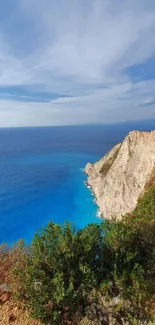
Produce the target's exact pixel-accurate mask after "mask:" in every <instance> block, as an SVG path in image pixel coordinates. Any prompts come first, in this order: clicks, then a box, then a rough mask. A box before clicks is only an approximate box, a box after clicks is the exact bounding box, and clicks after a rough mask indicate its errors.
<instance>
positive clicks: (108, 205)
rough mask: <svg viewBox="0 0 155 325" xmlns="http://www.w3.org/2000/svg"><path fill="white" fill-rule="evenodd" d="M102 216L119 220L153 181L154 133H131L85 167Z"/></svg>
mask: <svg viewBox="0 0 155 325" xmlns="http://www.w3.org/2000/svg"><path fill="white" fill-rule="evenodd" d="M85 173H86V174H87V175H88V181H87V182H88V184H89V185H90V186H91V188H92V191H93V193H94V194H95V197H96V203H97V205H98V206H99V208H100V212H101V214H102V217H104V218H107V219H110V218H111V217H114V216H115V217H117V218H118V219H119V218H121V216H122V215H125V214H126V213H130V212H132V211H133V210H134V209H135V207H136V205H137V200H138V198H139V197H140V196H141V195H142V194H143V192H144V191H145V189H146V188H147V187H148V186H149V185H151V184H152V183H153V182H154V180H155V130H154V131H152V132H139V131H133V132H130V133H129V134H128V135H127V136H126V138H125V139H124V141H123V142H122V143H119V144H117V145H116V146H115V147H114V148H112V149H111V150H110V152H109V153H108V154H106V155H105V156H104V157H103V158H101V159H100V160H99V161H97V162H96V163H95V164H93V165H92V164H90V163H88V164H87V166H86V168H85Z"/></svg>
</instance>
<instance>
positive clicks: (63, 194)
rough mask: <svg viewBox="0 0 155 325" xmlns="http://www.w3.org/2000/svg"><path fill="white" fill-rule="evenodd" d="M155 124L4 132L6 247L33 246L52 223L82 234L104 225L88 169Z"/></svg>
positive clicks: (0, 141)
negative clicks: (67, 225) (19, 243)
mask: <svg viewBox="0 0 155 325" xmlns="http://www.w3.org/2000/svg"><path fill="white" fill-rule="evenodd" d="M154 128H155V121H147V122H132V123H124V124H116V125H83V126H69V127H40V128H39V127H38V128H6V129H5V128H1V129H0V243H2V242H7V243H8V244H9V245H11V244H12V243H13V242H15V241H16V240H18V239H19V238H23V239H24V240H25V242H26V243H30V241H31V239H32V237H33V235H34V232H35V231H36V229H40V228H41V227H42V226H43V225H46V224H47V222H48V221H49V220H52V221H54V222H56V223H58V224H63V223H64V221H65V220H69V221H71V222H72V223H75V226H76V228H77V229H80V228H82V227H84V226H86V225H87V224H89V223H92V222H100V219H99V218H98V208H97V206H96V204H95V202H94V197H93V195H92V194H91V192H90V190H89V189H88V188H87V187H86V185H85V181H86V175H85V174H84V173H83V169H84V167H85V165H86V164H87V163H88V162H91V163H93V162H95V161H96V160H98V159H99V158H100V157H101V156H103V155H104V154H105V153H106V152H107V151H109V150H110V149H111V147H112V146H114V145H115V144H116V143H118V142H120V141H122V140H123V138H124V136H125V135H126V134H127V133H128V131H130V130H134V129H140V130H151V129H154Z"/></svg>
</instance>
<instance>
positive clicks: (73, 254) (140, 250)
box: [16, 187, 155, 324]
mask: <svg viewBox="0 0 155 325" xmlns="http://www.w3.org/2000/svg"><path fill="white" fill-rule="evenodd" d="M24 261H25V262H24V264H23V265H24V267H21V264H20V265H17V267H16V272H17V273H18V276H20V277H21V279H23V278H24V281H23V282H22V288H21V289H20V290H21V293H22V296H24V299H25V300H26V302H27V304H28V306H30V307H31V309H32V312H33V316H35V317H36V318H38V319H40V320H42V321H43V322H44V323H45V324H65V322H67V321H72V322H73V323H76V321H75V319H77V317H79V318H80V317H81V316H82V315H83V316H85V310H86V309H88V307H91V304H92V305H93V304H94V303H95V304H96V301H97V299H98V298H97V297H98V296H99V297H101V296H102V297H105V298H106V299H107V300H108V299H109V301H111V300H112V298H113V297H119V301H121V303H119V304H118V306H116V307H117V308H116V309H117V313H116V310H115V313H116V314H117V317H120V319H125V320H128V322H129V324H136V322H137V321H138V320H139V322H141V323H142V324H143V323H145V321H146V322H147V321H148V320H149V319H151V301H152V300H150V299H151V297H152V296H153V294H155V287H154V286H153V284H154V279H155V187H152V188H151V189H150V190H149V191H148V192H147V193H146V194H145V195H144V197H143V198H142V199H141V200H140V201H139V203H138V205H137V208H136V210H135V211H134V213H133V214H131V215H128V216H126V217H124V218H123V219H122V220H121V221H116V220H115V219H113V220H111V221H103V222H102V224H101V225H94V224H92V225H88V226H87V227H85V228H84V229H82V230H79V231H76V230H75V229H74V227H73V226H71V225H70V224H69V223H65V225H64V226H59V225H56V224H54V223H53V222H50V223H49V224H48V225H47V227H44V228H43V229H42V231H40V232H37V233H36V234H35V236H34V239H33V241H32V247H31V249H30V252H29V254H25V260H24ZM92 292H97V294H96V296H95V295H94V298H93V299H94V300H93V299H92V298H91V299H90V296H91V293H92ZM101 300H102V299H101ZM122 301H123V303H122ZM97 308H101V307H97ZM101 309H102V314H104V313H103V306H102V308H101Z"/></svg>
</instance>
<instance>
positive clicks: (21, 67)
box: [0, 0, 155, 126]
mask: <svg viewBox="0 0 155 325" xmlns="http://www.w3.org/2000/svg"><path fill="white" fill-rule="evenodd" d="M0 13H1V14H0V125H1V126H10V125H49V124H50V125H56V124H75V123H86V122H91V123H92V122H95V123H96V122H110V121H112V122H115V121H116V122H118V121H123V120H127V119H137V118H151V117H155V112H154V110H153V105H154V100H152V101H151V99H153V98H154V89H155V71H154V72H153V70H152V69H151V66H153V62H154V60H155V36H154V35H155V3H154V1H153V0H147V1H146V0H137V1H133V0H126V1H121V0H116V1H112V0H105V1H102V0H90V1H88V0H86V1H83V0H73V1H69V0H66V1H62V0H57V1H56V0H45V1H41V0H20V1H19V0H15V1H14V6H13V7H12V5H11V2H10V1H9V0H6V2H5V4H4V3H3V2H2V3H1V4H0ZM146 71H147V73H146ZM144 72H145V73H144ZM149 99H150V103H145V101H147V100H149ZM142 103H143V105H142ZM146 104H151V105H148V106H150V107H149V109H148V110H147V112H146V109H145V107H144V108H143V106H146Z"/></svg>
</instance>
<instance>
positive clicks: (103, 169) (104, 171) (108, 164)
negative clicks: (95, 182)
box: [100, 148, 120, 176]
mask: <svg viewBox="0 0 155 325" xmlns="http://www.w3.org/2000/svg"><path fill="white" fill-rule="evenodd" d="M119 150H120V148H118V149H116V151H115V152H114V154H113V156H112V157H110V158H109V159H108V160H107V161H106V162H105V163H104V164H103V166H102V167H101V169H100V173H101V174H102V175H103V176H105V175H106V174H107V173H108V171H109V169H110V168H111V166H112V165H113V163H114V161H115V160H116V158H117V156H118V153H119Z"/></svg>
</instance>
